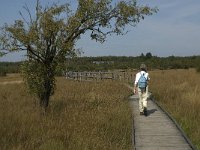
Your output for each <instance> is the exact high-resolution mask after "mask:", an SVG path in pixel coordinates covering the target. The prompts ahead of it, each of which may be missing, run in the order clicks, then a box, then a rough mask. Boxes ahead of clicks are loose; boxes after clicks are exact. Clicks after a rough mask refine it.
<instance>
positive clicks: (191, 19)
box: [0, 0, 200, 61]
mask: <svg viewBox="0 0 200 150" xmlns="http://www.w3.org/2000/svg"><path fill="white" fill-rule="evenodd" d="M65 1H71V2H74V0H59V2H60V3H63V2H65ZM116 1H119V0H116ZM41 2H42V3H43V4H47V3H50V4H51V2H57V0H56V1H54V0H48V1H47V0H41ZM25 3H26V4H27V5H28V6H29V7H30V9H32V10H34V4H35V0H1V5H0V26H2V25H3V24H4V23H12V22H13V20H15V19H18V18H20V15H19V13H18V12H19V11H20V10H23V9H22V7H23V5H24V4H25ZM138 3H139V4H141V5H148V6H151V7H154V6H157V7H158V8H159V12H158V13H157V14H154V15H152V16H148V17H146V18H145V19H144V20H142V21H141V22H140V23H139V24H138V25H137V26H136V27H134V28H133V27H127V30H128V31H129V32H128V33H127V34H126V35H124V36H111V37H108V38H107V41H106V42H105V43H103V44H100V43H97V42H95V41H91V40H90V38H89V36H88V35H87V34H86V35H84V36H82V37H81V39H80V40H79V41H78V42H77V48H81V49H82V51H83V52H84V53H83V54H82V56H108V55H112V56H138V55H140V54H141V53H144V54H145V53H147V52H151V53H152V54H153V55H156V56H161V57H165V56H171V55H175V56H192V55H200V0H192V1H191V0H138ZM21 59H23V54H21V53H17V54H10V55H7V56H6V57H3V58H0V61H18V60H21Z"/></svg>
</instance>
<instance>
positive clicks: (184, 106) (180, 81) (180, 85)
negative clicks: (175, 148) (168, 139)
mask: <svg viewBox="0 0 200 150" xmlns="http://www.w3.org/2000/svg"><path fill="white" fill-rule="evenodd" d="M150 74H151V83H150V86H151V87H150V89H151V91H152V92H153V95H154V96H155V99H156V100H157V101H159V103H160V104H161V105H162V106H163V107H164V108H165V109H166V110H167V111H168V112H169V113H170V114H171V115H172V116H173V117H174V118H175V119H176V120H177V122H178V123H179V125H180V126H181V127H182V128H183V130H184V131H185V132H186V134H187V135H188V137H189V138H190V139H191V141H192V142H193V143H194V144H195V145H196V146H197V148H198V149H200V127H199V124H200V85H199V83H200V74H199V73H197V72H196V71H195V70H193V69H188V70H167V71H152V72H150Z"/></svg>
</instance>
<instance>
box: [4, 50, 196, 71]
mask: <svg viewBox="0 0 200 150" xmlns="http://www.w3.org/2000/svg"><path fill="white" fill-rule="evenodd" d="M22 63H23V62H0V74H1V75H5V74H7V73H19V71H20V66H21V64H22ZM141 63H145V64H146V65H147V66H148V70H153V69H160V70H165V69H189V68H197V70H198V71H200V56H187V57H177V56H169V57H157V56H152V54H151V53H146V55H144V54H143V53H142V54H141V55H140V56H137V57H132V56H130V57H127V56H101V57H75V58H68V59H67V60H66V71H108V70H114V69H124V70H125V69H138V68H139V66H140V64H141ZM58 74H62V73H61V71H60V72H59V71H58Z"/></svg>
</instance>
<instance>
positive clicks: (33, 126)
mask: <svg viewBox="0 0 200 150" xmlns="http://www.w3.org/2000/svg"><path fill="white" fill-rule="evenodd" d="M129 94H130V91H129V90H128V89H127V88H126V87H124V86H123V85H122V84H121V83H118V82H115V81H114V82H113V81H103V82H76V81H68V80H66V79H64V78H57V89H56V92H55V95H54V96H53V97H52V98H51V101H50V107H49V108H48V110H47V113H45V114H44V113H43V112H42V111H41V110H40V109H39V106H38V101H37V100H36V99H34V98H32V97H31V96H29V95H28V94H27V91H26V89H25V87H24V86H23V84H16V85H14V84H13V85H0V122H1V123H0V137H3V138H0V147H1V149H3V150H4V149H6V150H7V149H15V150H18V149H19V150H21V149H29V150H31V149H39V150H40V149H41V150H56V149H57V150H65V149H69V150H83V149H87V150H89V149H91V150H94V149H95V150H98V149H99V150H102V149H107V150H113V149H115V150H122V149H124V150H127V149H131V145H132V144H131V135H132V130H131V125H132V121H131V120H132V118H131V110H130V107H129V104H128V95H129Z"/></svg>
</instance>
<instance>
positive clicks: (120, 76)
mask: <svg viewBox="0 0 200 150" xmlns="http://www.w3.org/2000/svg"><path fill="white" fill-rule="evenodd" d="M65 76H66V79H74V80H78V81H85V80H87V81H88V80H91V81H92V80H93V81H98V80H108V79H110V80H120V81H127V82H132V81H134V79H135V76H134V73H130V72H72V71H69V72H66V74H65Z"/></svg>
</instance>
